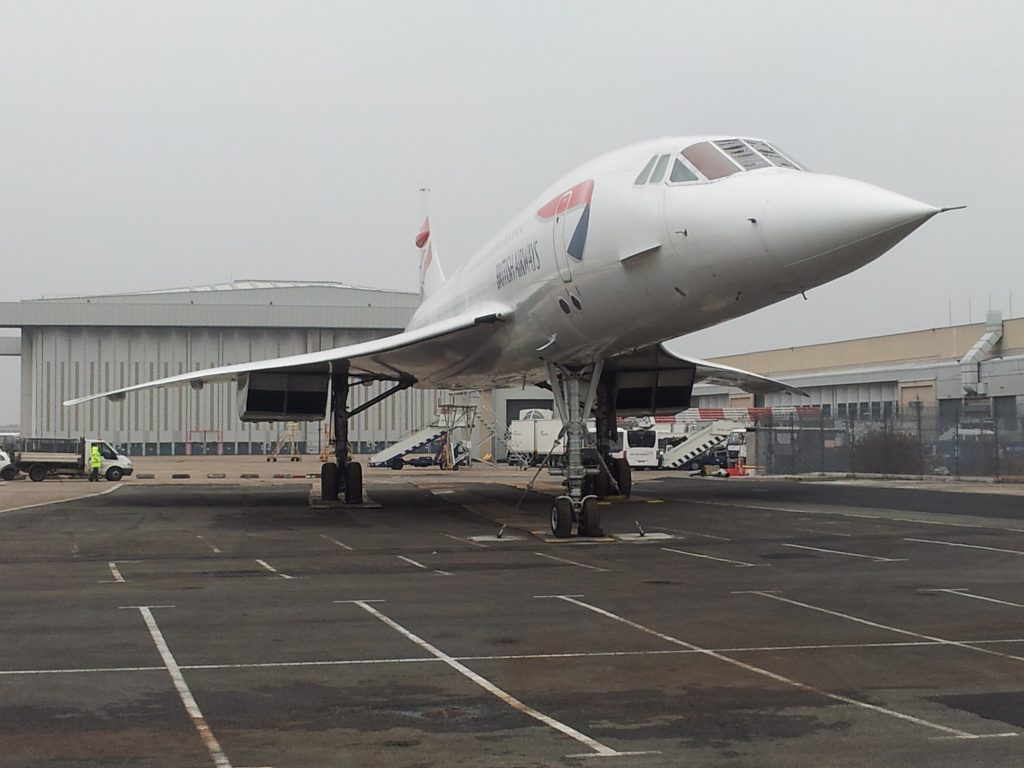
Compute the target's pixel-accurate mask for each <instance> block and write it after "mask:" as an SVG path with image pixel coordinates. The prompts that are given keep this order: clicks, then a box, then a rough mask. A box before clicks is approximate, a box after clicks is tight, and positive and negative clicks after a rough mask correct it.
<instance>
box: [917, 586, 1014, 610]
mask: <svg viewBox="0 0 1024 768" xmlns="http://www.w3.org/2000/svg"><path fill="white" fill-rule="evenodd" d="M921 591H922V592H945V593H946V594H947V595H959V596H960V597H969V598H971V599H972V600H984V601H985V602H986V603H998V604H999V605H1008V606H1010V607H1012V608H1024V603H1011V602H1010V601H1009V600H997V599H996V598H994V597H985V596H984V595H973V594H971V592H970V590H967V589H922V590H921Z"/></svg>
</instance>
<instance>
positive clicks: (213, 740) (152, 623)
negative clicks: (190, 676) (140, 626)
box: [138, 605, 231, 768]
mask: <svg viewBox="0 0 1024 768" xmlns="http://www.w3.org/2000/svg"><path fill="white" fill-rule="evenodd" d="M138 609H139V612H140V613H141V614H142V620H143V621H144V622H145V623H146V629H148V630H149V635H150V637H151V638H153V643H154V645H156V650H157V653H159V654H160V658H161V659H162V660H163V662H164V668H165V669H166V670H167V673H168V674H169V675H170V676H171V681H172V682H173V683H174V689H175V690H176V691H177V692H178V697H179V698H180V699H181V703H182V704H183V705H184V706H185V711H186V712H187V713H188V716H189V717H190V718H191V720H192V725H193V726H194V727H195V729H196V732H197V733H198V734H199V738H200V739H201V740H202V742H203V746H205V747H206V751H207V752H209V753H210V757H211V758H212V759H213V764H214V765H215V766H217V768H231V761H230V760H228V758H227V755H225V754H224V750H223V749H221V746H220V742H219V741H217V737H216V736H214V735H213V731H212V730H210V725H209V723H207V722H206V718H205V717H204V716H203V713H202V710H200V709H199V705H198V704H197V703H196V700H195V697H194V696H193V695H192V691H191V690H190V689H189V687H188V683H187V682H185V677H184V675H182V674H181V667H179V666H178V662H177V661H176V660H175V658H174V654H172V653H171V649H170V648H169V647H168V645H167V641H166V640H165V639H164V635H163V633H162V632H161V631H160V627H159V626H158V625H157V623H156V619H155V618H153V612H152V611H151V610H150V609H149V608H148V607H147V606H144V605H140V606H138Z"/></svg>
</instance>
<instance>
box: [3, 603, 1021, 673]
mask: <svg viewBox="0 0 1024 768" xmlns="http://www.w3.org/2000/svg"><path fill="white" fill-rule="evenodd" d="M747 594H751V593H747ZM540 597H546V596H545V595H541V596H540ZM550 597H552V598H554V597H564V595H557V596H556V595H551V596H550ZM337 602H356V601H343V600H339V601H337ZM138 607H139V606H133V608H136V609H137V608H138ZM959 642H962V643H964V644H967V645H1000V644H1006V643H1014V644H1019V643H1024V638H1022V637H1013V638H1000V639H998V640H963V641H959ZM950 644H951V643H945V642H937V641H933V640H901V641H892V642H888V643H886V642H878V643H834V644H829V643H822V644H817V645H758V646H736V647H730V648H710V649H707V650H711V651H714V652H716V653H779V652H783V651H788V652H798V651H829V650H857V649H864V648H928V647H933V648H934V647H942V646H946V645H950ZM695 653H703V651H696V650H691V649H688V648H671V649H663V650H647V651H576V652H567V653H523V654H501V655H490V656H453V657H452V658H453V659H455V660H456V661H530V660H535V659H541V660H542V659H589V658H602V657H617V656H622V657H626V656H677V655H686V654H695ZM438 661H440V659H436V658H433V657H423V656H411V657H397V658H390V659H326V660H322V661H257V662H248V663H247V662H239V663H235V664H182V665H180V668H181V669H182V670H183V671H190V670H217V669H275V668H288V667H347V666H359V665H374V664H422V663H435V662H438ZM164 670H165V668H164V667H82V668H70V669H0V677H17V676H19V675H20V676H34V675H72V674H75V675H77V674H95V673H102V674H115V673H118V672H124V673H127V672H163V671H164Z"/></svg>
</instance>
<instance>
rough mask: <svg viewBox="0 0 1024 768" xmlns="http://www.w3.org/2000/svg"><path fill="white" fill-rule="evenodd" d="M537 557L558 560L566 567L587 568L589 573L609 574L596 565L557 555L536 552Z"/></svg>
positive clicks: (606, 570) (605, 569)
mask: <svg viewBox="0 0 1024 768" xmlns="http://www.w3.org/2000/svg"><path fill="white" fill-rule="evenodd" d="M533 554H535V555H536V556H537V557H546V558H547V559H548V560H557V561H558V562H560V563H565V564H566V565H575V566H576V567H577V568H586V569H587V570H588V571H600V572H601V573H608V569H607V568H598V567H597V566H596V565H588V564H587V563H580V562H578V561H576V560H567V559H566V558H564V557H556V556H555V555H549V554H547V553H546V552H534V553H533Z"/></svg>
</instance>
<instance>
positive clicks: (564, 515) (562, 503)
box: [551, 496, 572, 539]
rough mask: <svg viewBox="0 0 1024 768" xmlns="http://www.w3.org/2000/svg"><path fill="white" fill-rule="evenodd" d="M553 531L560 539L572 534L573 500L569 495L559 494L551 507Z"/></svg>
mask: <svg viewBox="0 0 1024 768" xmlns="http://www.w3.org/2000/svg"><path fill="white" fill-rule="evenodd" d="M551 532H552V533H553V534H554V535H555V537H556V538H559V539H568V538H569V537H570V536H571V535H572V500H571V499H569V497H568V496H559V497H558V498H557V499H555V504H554V506H553V507H551Z"/></svg>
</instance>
